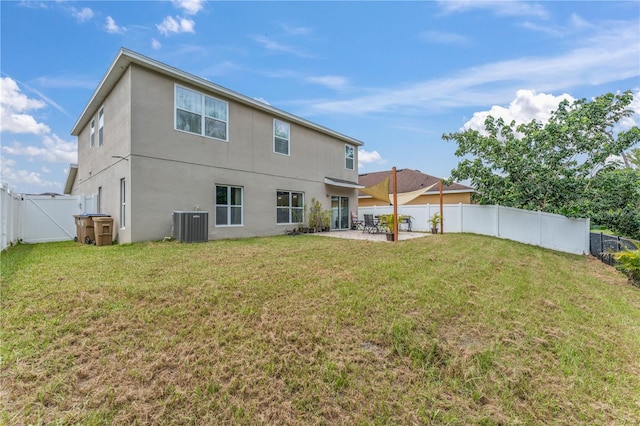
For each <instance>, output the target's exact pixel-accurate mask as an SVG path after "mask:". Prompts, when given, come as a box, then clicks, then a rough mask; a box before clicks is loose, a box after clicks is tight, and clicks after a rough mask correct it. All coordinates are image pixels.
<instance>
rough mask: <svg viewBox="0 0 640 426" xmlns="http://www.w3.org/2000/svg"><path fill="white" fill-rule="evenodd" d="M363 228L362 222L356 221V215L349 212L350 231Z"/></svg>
mask: <svg viewBox="0 0 640 426" xmlns="http://www.w3.org/2000/svg"><path fill="white" fill-rule="evenodd" d="M363 226H364V222H363V221H362V220H360V219H358V213H356V212H351V229H353V230H358V229H362V227H363Z"/></svg>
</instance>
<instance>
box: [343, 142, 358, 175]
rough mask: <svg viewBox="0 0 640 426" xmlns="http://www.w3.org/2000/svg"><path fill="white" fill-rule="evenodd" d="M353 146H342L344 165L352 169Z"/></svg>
mask: <svg viewBox="0 0 640 426" xmlns="http://www.w3.org/2000/svg"><path fill="white" fill-rule="evenodd" d="M354 151H355V150H354V148H353V147H352V146H351V145H345V146H344V160H345V167H346V168H347V169H349V170H353V167H354V165H355V164H354V158H355V157H354Z"/></svg>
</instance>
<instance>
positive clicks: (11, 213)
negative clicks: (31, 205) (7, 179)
mask: <svg viewBox="0 0 640 426" xmlns="http://www.w3.org/2000/svg"><path fill="white" fill-rule="evenodd" d="M0 226H1V227H2V229H1V230H0V231H1V235H2V236H1V241H0V245H1V246H2V248H0V250H4V249H6V248H7V247H9V246H11V245H14V244H16V243H17V242H18V240H19V239H20V236H19V232H18V230H19V229H20V195H19V194H14V193H12V192H11V191H10V190H9V188H8V187H7V186H6V185H2V186H0Z"/></svg>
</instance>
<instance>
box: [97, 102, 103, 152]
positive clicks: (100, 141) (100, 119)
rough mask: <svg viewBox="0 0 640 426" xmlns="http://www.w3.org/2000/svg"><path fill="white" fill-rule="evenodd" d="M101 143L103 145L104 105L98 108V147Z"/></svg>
mask: <svg viewBox="0 0 640 426" xmlns="http://www.w3.org/2000/svg"><path fill="white" fill-rule="evenodd" d="M100 131H102V132H100ZM102 145H104V107H100V109H99V110H98V147H101V146H102Z"/></svg>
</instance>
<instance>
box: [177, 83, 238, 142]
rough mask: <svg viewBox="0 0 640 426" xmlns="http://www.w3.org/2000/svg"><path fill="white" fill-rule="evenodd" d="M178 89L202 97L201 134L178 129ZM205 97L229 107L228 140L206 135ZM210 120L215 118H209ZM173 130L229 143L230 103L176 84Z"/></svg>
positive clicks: (227, 120)
mask: <svg viewBox="0 0 640 426" xmlns="http://www.w3.org/2000/svg"><path fill="white" fill-rule="evenodd" d="M178 87H179V88H181V89H184V90H189V91H191V92H195V93H197V94H199V95H201V96H202V106H201V111H202V112H201V113H200V117H201V118H202V119H201V120H200V133H194V132H188V131H186V130H182V129H178V119H177V117H176V116H177V114H176V110H177V109H180V108H178V107H177V105H176V92H177V88H178ZM205 97H208V98H211V99H215V100H216V101H219V102H223V103H224V104H225V105H226V106H227V119H226V120H225V121H224V123H225V124H226V126H227V131H226V135H227V138H226V139H221V138H216V137H214V136H208V135H206V134H205V118H206V117H207V116H206V115H205V102H206V101H205ZM189 112H191V111H189ZM209 118H213V117H209ZM216 120H218V121H223V120H220V119H217V118H216ZM173 130H175V131H177V132H182V133H186V134H188V135H196V136H202V137H203V138H207V139H214V140H217V141H222V142H229V102H227V101H224V100H222V99H220V98H216V97H215V96H209V95H207V94H205V93H203V92H200V91H198V90H193V89H191V88H189V87H185V86H181V85H179V84H174V85H173Z"/></svg>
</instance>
